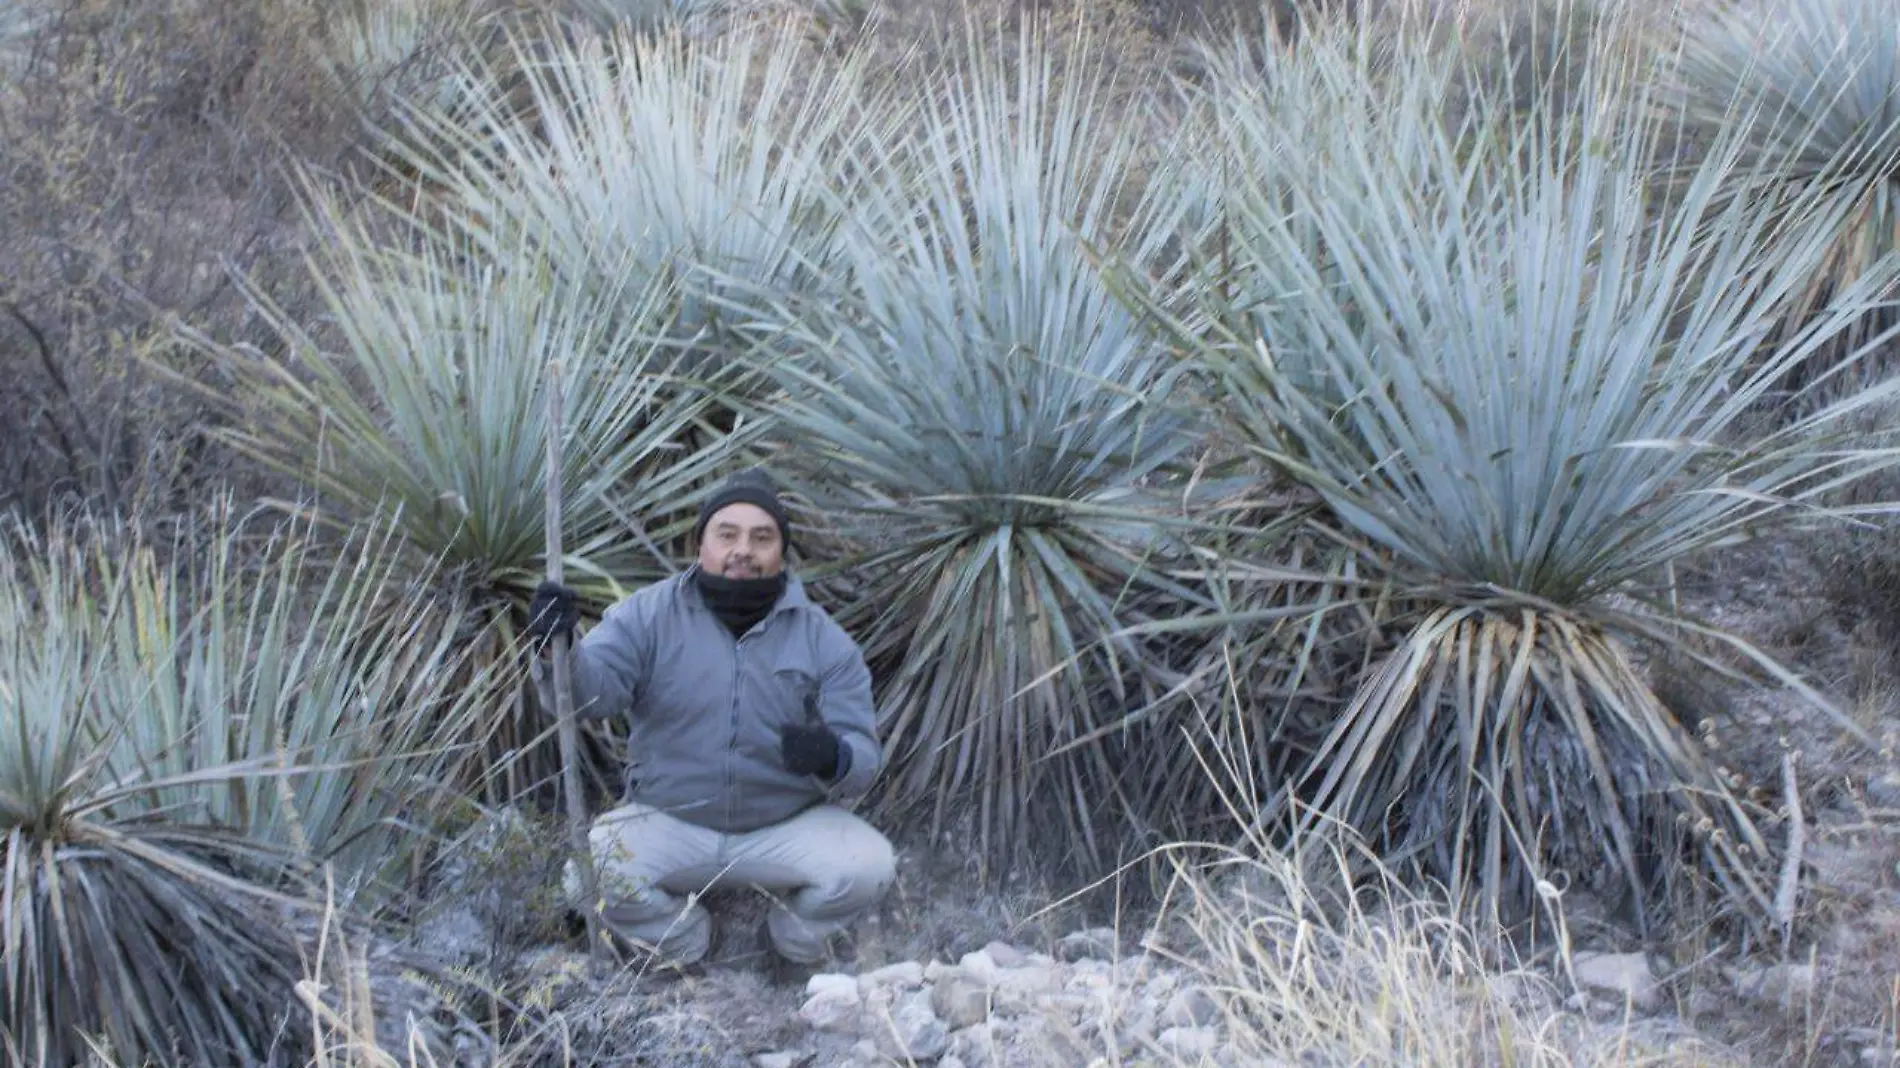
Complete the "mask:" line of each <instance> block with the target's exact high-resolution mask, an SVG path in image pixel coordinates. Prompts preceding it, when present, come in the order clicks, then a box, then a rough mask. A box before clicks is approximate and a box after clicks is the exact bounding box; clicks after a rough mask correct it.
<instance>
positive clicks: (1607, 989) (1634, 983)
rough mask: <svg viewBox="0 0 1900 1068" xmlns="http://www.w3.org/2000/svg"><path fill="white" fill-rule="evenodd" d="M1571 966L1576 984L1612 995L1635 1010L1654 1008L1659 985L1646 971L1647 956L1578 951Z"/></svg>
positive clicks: (1649, 972)
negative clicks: (1627, 1002)
mask: <svg viewBox="0 0 1900 1068" xmlns="http://www.w3.org/2000/svg"><path fill="white" fill-rule="evenodd" d="M1575 965H1576V973H1577V982H1578V983H1579V984H1580V985H1582V986H1584V987H1586V988H1588V989H1590V990H1596V991H1600V992H1602V993H1606V994H1614V995H1616V996H1617V997H1619V998H1623V999H1626V1000H1628V1001H1629V1003H1630V1004H1632V1005H1634V1006H1636V1007H1637V1008H1639V1009H1653V1008H1655V1007H1656V1003H1657V999H1658V997H1659V995H1660V994H1661V992H1662V985H1661V984H1660V983H1658V982H1657V981H1656V976H1655V974H1654V973H1653V972H1651V971H1650V970H1649V958H1648V957H1646V956H1644V955H1643V954H1641V953H1579V954H1577V957H1576V961H1575Z"/></svg>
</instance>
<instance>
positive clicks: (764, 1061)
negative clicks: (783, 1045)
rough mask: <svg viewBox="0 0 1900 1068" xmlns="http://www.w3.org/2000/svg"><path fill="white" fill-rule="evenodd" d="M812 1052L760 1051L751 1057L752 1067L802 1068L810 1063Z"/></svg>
mask: <svg viewBox="0 0 1900 1068" xmlns="http://www.w3.org/2000/svg"><path fill="white" fill-rule="evenodd" d="M813 1056H814V1054H810V1053H793V1052H790V1051H785V1050H781V1051H778V1052H774V1053H761V1054H758V1055H757V1056H754V1057H753V1058H752V1068H804V1066H805V1065H807V1064H810V1063H811V1059H812V1057H813Z"/></svg>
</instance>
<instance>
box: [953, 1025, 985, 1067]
mask: <svg viewBox="0 0 1900 1068" xmlns="http://www.w3.org/2000/svg"><path fill="white" fill-rule="evenodd" d="M995 1045H996V1036H995V1035H994V1034H993V1033H992V1032H991V1030H990V1025H989V1024H987V1023H980V1024H972V1025H971V1026H969V1027H964V1028H959V1029H958V1030H956V1031H952V1032H951V1033H950V1046H949V1052H948V1053H946V1054H945V1056H946V1057H955V1058H957V1059H958V1060H960V1061H962V1062H963V1063H965V1064H967V1065H969V1066H970V1068H984V1066H985V1065H987V1064H989V1063H990V1061H991V1060H993V1059H994V1057H993V1055H992V1053H991V1051H992V1050H993V1049H994V1048H995Z"/></svg>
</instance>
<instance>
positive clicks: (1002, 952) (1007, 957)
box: [983, 942, 1029, 968]
mask: <svg viewBox="0 0 1900 1068" xmlns="http://www.w3.org/2000/svg"><path fill="white" fill-rule="evenodd" d="M983 952H985V953H988V954H989V955H990V959H991V960H993V961H995V962H996V965H997V967H999V968H1015V967H1018V966H1019V965H1023V964H1027V963H1028V962H1029V955H1028V954H1026V953H1024V952H1023V951H1022V950H1020V949H1017V948H1016V947H1015V946H1012V945H1010V944H1009V943H1008V942H991V943H990V944H989V945H987V946H984V947H983Z"/></svg>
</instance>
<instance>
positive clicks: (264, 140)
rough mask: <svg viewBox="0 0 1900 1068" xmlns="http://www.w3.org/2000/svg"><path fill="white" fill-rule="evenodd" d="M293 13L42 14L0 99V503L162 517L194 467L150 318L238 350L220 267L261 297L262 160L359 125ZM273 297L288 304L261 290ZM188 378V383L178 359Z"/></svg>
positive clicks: (280, 192)
mask: <svg viewBox="0 0 1900 1068" xmlns="http://www.w3.org/2000/svg"><path fill="white" fill-rule="evenodd" d="M319 14H320V10H319V8H318V6H317V5H314V4H310V3H306V2H305V0H52V2H51V3H49V4H46V5H44V6H43V7H40V8H38V9H37V10H35V12H34V15H35V17H34V19H33V20H32V21H31V23H30V25H29V27H28V29H26V30H25V31H23V32H22V33H21V34H19V35H16V36H15V37H14V38H13V40H12V43H11V45H10V52H11V56H12V59H11V63H12V66H13V67H14V68H15V70H14V71H13V72H12V73H14V74H17V77H15V78H11V79H9V81H10V91H8V92H5V93H0V176H4V177H0V263H4V264H6V270H5V272H4V273H0V421H3V422H4V425H6V426H8V427H17V428H20V430H19V431H18V432H15V433H12V434H9V435H8V436H7V440H6V442H5V444H4V445H0V487H5V488H4V489H0V504H19V505H24V506H26V507H27V508H29V509H39V508H43V507H45V506H47V505H49V504H53V503H56V502H58V501H60V500H70V499H72V498H82V499H86V500H89V501H93V502H97V503H101V504H103V505H105V506H106V507H108V508H112V509H115V510H125V511H131V510H134V509H162V510H164V511H174V510H176V508H177V507H178V505H179V503H180V502H181V501H182V500H184V499H186V498H188V497H190V496H191V495H192V493H193V491H194V489H195V488H196V487H197V486H198V485H199V484H200V483H201V482H202V481H203V480H205V479H206V478H207V477H208V476H209V475H210V474H211V473H212V472H217V473H219V474H223V473H225V469H224V468H223V467H222V465H223V461H222V460H219V459H215V458H214V455H213V450H212V449H210V448H209V447H208V444H207V441H206V439H205V438H204V437H203V433H202V431H203V426H202V418H203V416H202V413H201V411H200V409H199V406H198V405H197V403H196V402H193V401H189V400H186V399H183V398H182V397H181V396H180V395H179V394H177V393H175V392H173V391H168V390H162V389H160V388H159V387H158V386H157V384H156V382H155V380H154V378H153V376H152V375H151V374H149V372H148V370H147V368H146V367H145V361H146V359H148V358H160V359H170V358H171V357H170V356H169V355H168V353H167V351H166V345H167V338H168V336H169V333H170V331H169V325H168V324H169V323H170V322H171V321H172V320H174V319H182V320H188V321H190V322H192V323H194V324H196V325H197V326H198V327H199V328H201V329H203V330H206V331H208V332H211V333H214V334H217V335H220V336H228V337H232V338H239V337H243V336H246V335H247V334H248V333H249V332H250V330H251V326H252V320H251V317H250V315H249V313H248V312H247V310H246V308H247V306H246V303H245V301H244V300H243V298H242V296H241V295H240V294H239V293H238V292H237V291H236V290H235V288H234V287H233V286H232V284H231V281H230V271H231V270H232V269H236V270H239V271H243V272H246V273H248V274H250V275H252V276H253V277H254V278H256V279H258V281H259V282H260V284H262V285H265V286H267V287H270V288H271V289H273V291H277V290H282V289H283V282H284V280H285V279H286V278H288V277H291V276H288V275H286V274H285V272H283V271H282V269H281V265H283V264H284V263H285V262H286V261H287V260H288V259H289V258H290V256H291V255H292V254H293V253H294V251H295V248H294V246H295V243H296V242H295V238H294V235H295V233H296V229H295V227H294V225H293V224H294V200H293V199H292V197H291V195H290V193H291V189H290V186H289V183H288V182H287V181H286V177H285V171H284V170H283V168H282V167H281V166H280V165H281V164H283V163H285V162H287V161H290V160H300V161H303V162H306V163H309V164H313V165H315V166H317V167H320V168H326V169H328V168H334V167H336V166H338V165H339V164H342V163H343V162H345V161H346V160H347V158H348V157H349V156H350V154H351V150H352V148H353V146H354V144H355V141H356V139H357V137H358V136H359V131H360V129H361V127H360V126H359V125H358V123H357V122H356V121H355V119H354V118H352V112H351V110H350V108H349V107H348V106H347V101H346V98H345V97H344V96H343V95H342V92H341V90H340V88H339V86H338V85H337V83H336V82H335V80H334V79H333V78H330V77H328V76H327V74H326V72H325V68H324V66H323V64H322V61H321V60H320V59H319V57H318V55H317V54H316V51H315V48H316V46H315V45H314V44H313V43H312V42H313V41H314V40H315V38H314V37H313V36H312V34H311V33H310V32H309V31H310V30H311V27H312V24H313V22H314V20H315V19H316V18H317V17H318V16H319ZM279 295H280V296H283V297H284V298H285V299H292V298H291V295H290V294H289V293H287V292H286V293H280V294H279ZM183 369H184V370H186V371H188V372H191V373H198V369H197V368H194V367H192V366H189V365H185V366H184V367H183Z"/></svg>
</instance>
